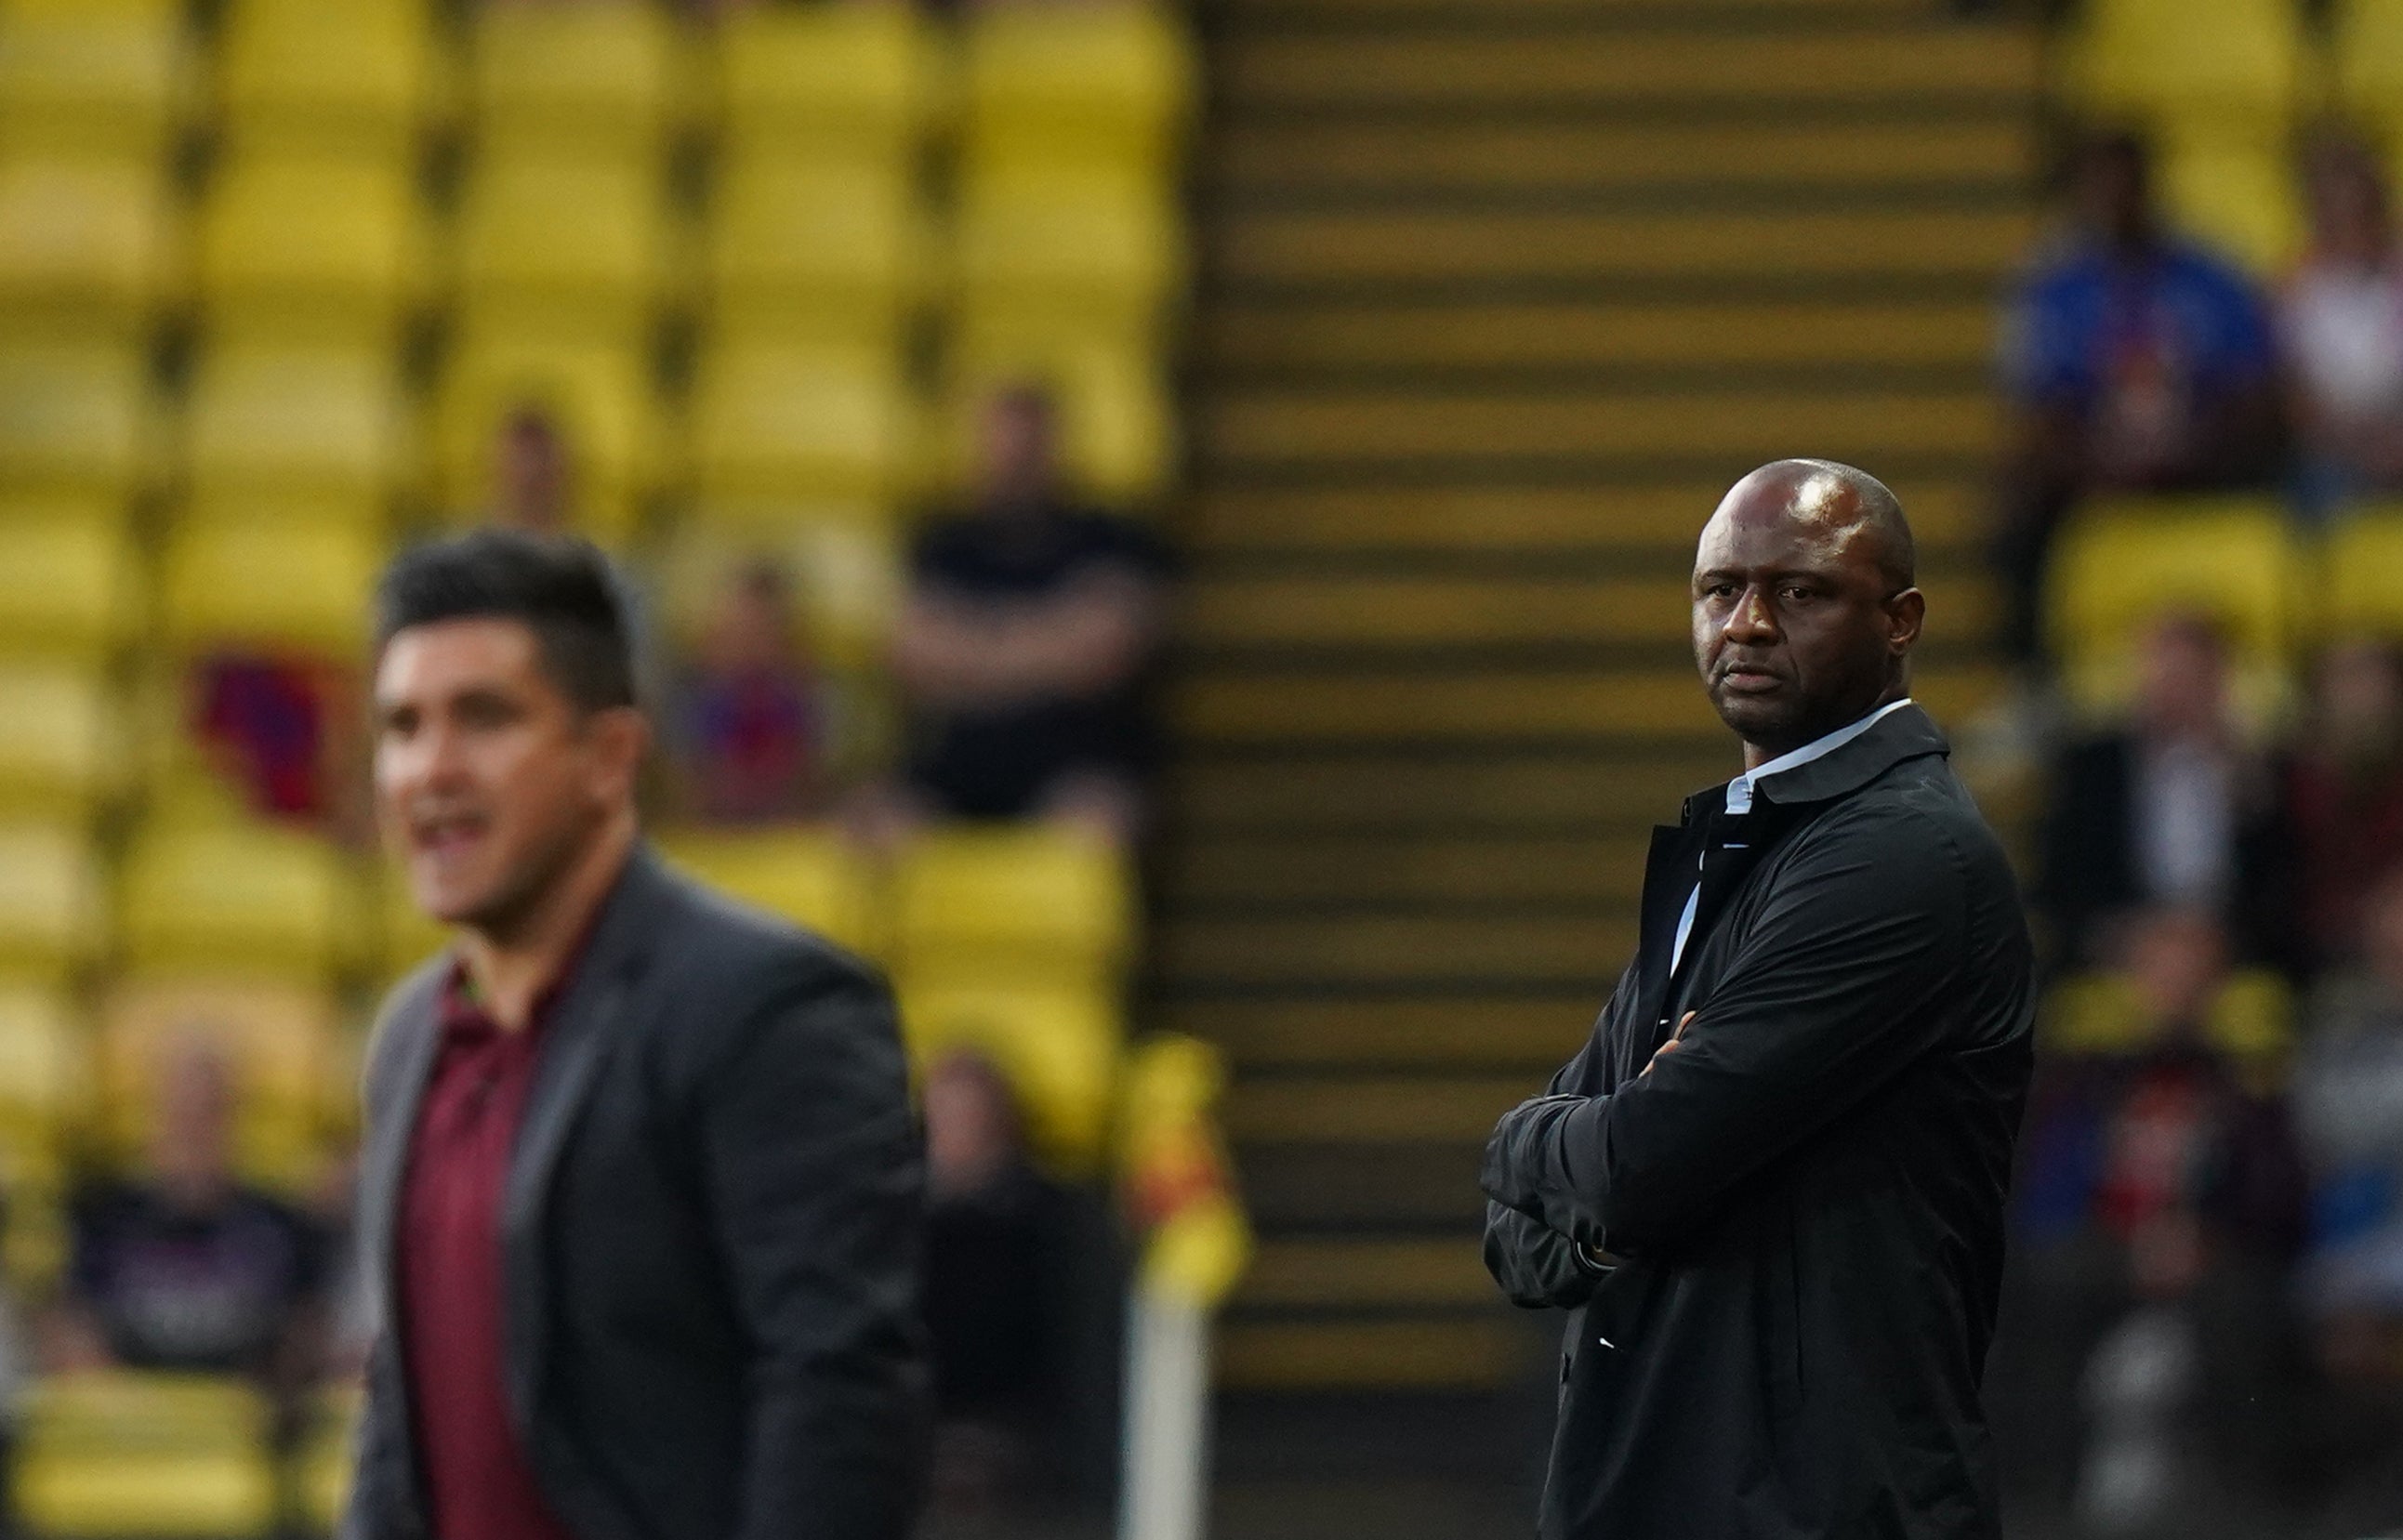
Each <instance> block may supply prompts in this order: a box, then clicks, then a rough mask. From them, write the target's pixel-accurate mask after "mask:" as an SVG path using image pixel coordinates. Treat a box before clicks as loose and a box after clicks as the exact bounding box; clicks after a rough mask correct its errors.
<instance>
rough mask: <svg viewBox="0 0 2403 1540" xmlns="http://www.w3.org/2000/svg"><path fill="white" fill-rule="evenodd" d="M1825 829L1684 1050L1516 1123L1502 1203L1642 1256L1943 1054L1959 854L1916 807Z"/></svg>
mask: <svg viewBox="0 0 2403 1540" xmlns="http://www.w3.org/2000/svg"><path fill="white" fill-rule="evenodd" d="M1814 832H1817V833H1820V834H1822V835H1823V836H1824V838H1823V839H1821V840H1820V841H1819V848H1818V849H1817V850H1815V851H1811V852H1805V853H1801V854H1800V858H1799V859H1798V861H1797V862H1796V863H1795V865H1794V867H1792V869H1791V870H1790V871H1789V872H1788V873H1787V874H1786V875H1785V877H1784V879H1783V880H1782V881H1780V883H1779V885H1778V888H1777V890H1776V892H1774V893H1773V894H1772V895H1771V896H1770V897H1769V899H1768V901H1767V903H1766V904H1765V906H1764V907H1763V909H1762V911H1761V913H1760V915H1759V916H1758V918H1757V920H1756V922H1755V923H1754V925H1753V928H1752V930H1751V933H1750V934H1749V936H1747V937H1746V938H1745V941H1744V943H1743V947H1742V948H1741V949H1740V950H1738V951H1737V953H1736V955H1735V956H1734V957H1733V958H1732V959H1730V961H1729V966H1728V969H1727V972H1726V974H1725V976H1724V977H1723V978H1721V979H1720V980H1719V981H1718V982H1717V983H1716V984H1715V986H1713V987H1712V988H1711V989H1710V990H1709V992H1708V993H1707V994H1706V995H1705V997H1704V998H1703V999H1702V1002H1701V1005H1700V1006H1699V1012H1700V1014H1699V1015H1698V1016H1697V1018H1696V1019H1695V1021H1694V1023H1693V1025H1692V1026H1691V1027H1690V1028H1689V1029H1688V1031H1687V1033H1686V1034H1685V1037H1684V1040H1683V1041H1682V1042H1681V1043H1680V1044H1679V1045H1678V1047H1677V1049H1676V1051H1675V1052H1674V1053H1670V1054H1667V1055H1665V1056H1663V1057H1661V1058H1660V1060H1659V1061H1657V1062H1656V1063H1655V1064H1654V1066H1653V1067H1652V1069H1651V1070H1650V1072H1649V1073H1647V1074H1645V1075H1638V1076H1636V1077H1635V1078H1634V1079H1632V1080H1630V1081H1629V1082H1627V1083H1626V1084H1625V1085H1623V1086H1620V1087H1619V1088H1618V1089H1617V1090H1616V1091H1614V1092H1612V1093H1610V1094H1608V1095H1601V1096H1591V1097H1585V1098H1577V1097H1544V1098H1538V1099H1537V1100H1535V1101H1532V1102H1529V1103H1525V1104H1524V1105H1522V1106H1521V1107H1520V1108H1518V1109H1517V1110H1516V1111H1514V1112H1512V1113H1511V1114H1510V1115H1509V1116H1508V1117H1505V1118H1504V1119H1503V1121H1502V1125H1501V1127H1499V1128H1497V1129H1496V1130H1495V1131H1494V1135H1493V1141H1492V1142H1491V1143H1490V1144H1489V1145H1487V1146H1486V1152H1485V1167H1484V1186H1485V1190H1486V1193H1487V1195H1488V1196H1489V1197H1491V1198H1493V1200H1496V1201H1497V1202H1499V1203H1501V1204H1503V1205H1504V1206H1505V1207H1507V1208H1509V1209H1513V1210H1515V1211H1517V1212H1519V1213H1521V1214H1527V1215H1529V1216H1531V1217H1534V1218H1536V1219H1539V1220H1541V1221H1542V1222H1543V1223H1544V1224H1545V1225H1546V1226H1547V1227H1548V1228H1551V1229H1554V1230H1557V1231H1559V1232H1561V1233H1562V1234H1563V1235H1566V1236H1569V1237H1571V1238H1573V1239H1575V1240H1577V1241H1582V1242H1589V1243H1590V1244H1592V1245H1595V1246H1597V1247H1600V1248H1602V1249H1604V1250H1605V1251H1608V1252H1612V1253H1615V1254H1618V1255H1621V1256H1644V1255H1646V1253H1648V1252H1653V1251H1657V1250H1658V1249H1659V1248H1660V1247H1661V1246H1663V1245H1666V1244H1670V1243H1673V1242H1674V1241H1675V1240H1676V1239H1677V1238H1678V1236H1679V1235H1680V1234H1681V1233H1682V1232H1684V1231H1685V1230H1687V1229H1688V1228H1690V1227H1692V1226H1695V1225H1698V1224H1701V1223H1704V1222H1706V1221H1708V1220H1709V1219H1711V1218H1712V1217H1713V1216H1714V1215H1715V1214H1716V1213H1717V1211H1718V1210H1719V1207H1720V1205H1721V1204H1722V1202H1723V1201H1724V1200H1725V1199H1726V1198H1727V1196H1728V1195H1729V1192H1731V1191H1733V1190H1734V1189H1736V1188H1737V1187H1739V1186H1742V1185H1743V1183H1744V1182H1746V1181H1748V1180H1749V1179H1750V1178H1751V1177H1753V1176H1754V1175H1755V1174H1756V1173H1757V1172H1759V1171H1760V1170H1761V1169H1762V1168H1764V1167H1765V1166H1767V1165H1769V1164H1770V1163H1771V1162H1772V1161H1774V1160H1775V1159H1777V1158H1779V1157H1780V1156H1781V1155H1783V1154H1785V1152H1786V1151H1788V1150H1791V1149H1793V1148H1794V1147H1796V1146H1797V1145H1801V1144H1802V1143H1804V1142H1805V1141H1807V1140H1809V1139H1810V1138H1811V1137H1812V1136H1813V1134H1815V1133H1816V1132H1817V1131H1819V1130H1821V1129H1823V1128H1825V1127H1826V1126H1827V1124H1828V1123H1829V1122H1831V1121H1832V1120H1834V1119H1835V1118H1837V1117H1841V1116H1842V1115H1843V1114H1844V1113H1846V1112H1847V1111H1849V1110H1851V1109H1852V1108H1853V1107H1855V1106H1857V1105H1858V1104H1859V1103H1861V1102H1862V1101H1863V1100H1865V1099H1866V1098H1868V1097H1869V1096H1870V1095H1872V1094H1874V1093H1875V1092H1876V1091H1877V1090H1878V1089H1880V1088H1881V1087H1882V1086H1884V1085H1885V1084H1886V1083H1887V1082H1888V1081H1890V1080H1892V1079H1893V1078H1894V1077H1895V1076H1896V1075H1899V1074H1900V1073H1902V1071H1903V1070H1904V1069H1906V1068H1907V1067H1909V1065H1910V1063H1911V1061H1913V1060H1915V1059H1917V1058H1918V1057H1919V1056H1920V1055H1921V1054H1923V1053H1924V1052H1925V1051H1927V1050H1928V1049H1929V1048H1931V1047H1935V1046H1937V1044H1938V1039H1939V1037H1940V1035H1941V1034H1942V1032H1943V1030H1944V1024H1945V1021H1946V1010H1945V1006H1946V1000H1945V993H1946V991H1947V987H1948V986H1949V985H1950V984H1951V983H1952V981H1953V979H1954V978H1956V976H1957V971H1958V967H1959V964H1960V959H1961V955H1962V949H1963V945H1964V941H1965V932H1966V928H1967V900H1968V888H1967V870H1966V863H1965V860H1964V858H1963V857H1962V854H1961V853H1960V852H1959V850H1958V849H1957V848H1956V847H1955V846H1953V845H1952V843H1951V842H1950V840H1948V839H1946V838H1945V837H1944V835H1943V833H1942V831H1941V830H1940V829H1939V828H1938V827H1937V826H1936V825H1933V824H1932V823H1931V822H1929V821H1926V820H1924V819H1922V818H1919V817H1917V816H1915V815H1911V814H1908V813H1905V814H1901V815H1894V814H1887V813H1881V812H1871V813H1866V814H1863V815H1861V816H1859V817H1857V818H1855V819H1854V820H1850V821H1849V826H1843V825H1839V826H1837V827H1833V828H1828V829H1825V830H1822V831H1814Z"/></svg>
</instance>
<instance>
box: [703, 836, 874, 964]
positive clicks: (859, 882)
mask: <svg viewBox="0 0 2403 1540" xmlns="http://www.w3.org/2000/svg"><path fill="white" fill-rule="evenodd" d="M664 847H665V849H666V851H667V853H668V856H669V858H670V859H671V860H673V861H674V862H675V864H676V865H677V866H680V867H684V868H685V869H686V870H687V871H688V872H690V873H692V875H693V876H695V877H697V878H699V879H700V880H701V881H703V882H706V883H708V884H709V885H710V886H711V887H713V888H715V889H717V890H718V891H720V892H722V893H725V894H728V895H731V896H733V897H735V898H739V899H741V900H742V901H743V902H744V903H746V904H753V905H757V907H758V908H760V909H766V910H767V911H768V912H769V913H771V914H773V915H777V916H779V917H781V918H783V919H785V920H789V921H791V922H792V923H794V924H796V925H799V926H800V927H802V928H803V929H804V930H809V931H814V932H815V933H816V934H818V935H819V936H824V937H826V939H827V940H829V941H832V942H833V943H834V944H835V945H837V946H839V947H845V948H848V949H850V950H852V951H854V952H857V953H858V954H859V955H861V956H863V957H873V956H875V955H876V954H877V953H878V951H879V950H882V944H883V936H882V923H881V921H882V915H881V914H880V913H879V911H878V907H877V902H876V897H877V895H876V884H875V881H874V880H873V877H872V875H871V874H870V873H869V871H868V867H867V864H866V863H865V862H863V861H862V860H861V859H860V858H859V856H858V855H857V853H854V851H853V850H852V848H851V847H850V846H849V845H847V844H845V843H844V842H843V840H842V839H841V838H840V836H839V835H836V834H834V833H833V832H831V831H829V830H826V829H815V828H785V829H754V830H744V831H734V830H726V831H709V830H701V829H693V830H688V831H683V832H678V833H674V834H671V835H669V836H668V837H667V839H665V841H664Z"/></svg>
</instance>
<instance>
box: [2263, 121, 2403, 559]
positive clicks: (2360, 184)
mask: <svg viewBox="0 0 2403 1540" xmlns="http://www.w3.org/2000/svg"><path fill="white" fill-rule="evenodd" d="M2308 174H2309V190H2310V204H2311V220H2312V243H2311V250H2310V254H2309V255H2308V256H2307V257H2304V259H2303V261H2302V264H2301V266H2300V267H2299V268H2298V269H2297V270H2296V271H2295V273H2294V275H2293V277H2292V278H2290V279H2289V280H2288V281H2287V283H2286V286H2285V292H2284V293H2283V294H2282V295H2281V296H2280V297H2279V305H2278V333H2279V340H2280V341H2281V342H2282V343H2283V344H2284V353H2285V363H2286V374H2287V405H2288V414H2289V416H2290V418H2291V419H2292V421H2293V423H2294V424H2295V433H2296V437H2297V439H2298V441H2299V442H2298V449H2299V454H2300V460H2301V464H2300V465H2299V472H2300V479H2299V506H2300V507H2301V510H2302V511H2303V513H2304V514H2305V515H2306V516H2307V517H2310V518H2313V519H2314V520H2318V519H2325V518H2327V517H2328V516H2330V515H2332V514H2334V513H2336V512H2338V511H2340V509H2342V508H2343V506H2345V505H2346V504H2347V503H2349V502H2351V501H2352V500H2354V498H2356V497H2358V496H2361V495H2362V494H2364V493H2392V492H2395V491H2396V490H2397V489H2403V252H2398V251H2397V250H2396V243H2395V226H2394V220H2393V217H2392V215H2391V212H2390V210H2389V209H2388V207H2387V198H2386V181H2385V178H2384V176H2383V175H2382V173H2381V168H2380V167H2379V165H2378V164H2377V162H2376V161H2375V160H2373V159H2372V158H2371V156H2370V154H2369V152H2368V150H2366V149H2364V148H2363V147H2362V146H2359V145H2357V144H2352V143H2347V142H2330V143H2327V144H2324V145H2321V146H2318V147H2317V149H2315V150H2314V152H2313V155H2312V157H2311V160H2310V162H2309V172H2308Z"/></svg>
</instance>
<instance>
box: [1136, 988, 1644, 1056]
mask: <svg viewBox="0 0 2403 1540" xmlns="http://www.w3.org/2000/svg"><path fill="white" fill-rule="evenodd" d="M1601 1005H1602V1003H1601V1001H1600V999H1598V998H1597V997H1596V996H1595V995H1594V993H1593V992H1590V991H1576V990H1571V991H1563V992H1558V993H1549V994H1528V993H1525V992H1518V993H1509V994H1490V993H1489V994H1473V993H1472V994H1456V995H1434V996H1430V995H1405V996H1399V997H1396V996H1392V995H1389V994H1385V993H1368V994H1355V995H1344V996H1337V997H1334V998H1327V999H1296V998H1293V997H1290V996H1282V997H1271V998H1269V999H1249V998H1242V997H1236V998H1222V999H1202V1000H1195V999H1183V1000H1172V1001H1170V1002H1168V1003H1167V1004H1166V1005H1165V1006H1162V1007H1161V1010H1160V1020H1161V1022H1162V1024H1163V1025H1164V1026H1165V1027H1166V1028H1167V1029H1168V1030H1170V1031H1173V1032H1187V1033H1191V1034H1195V1035H1197V1036H1200V1037H1203V1038H1206V1039H1208V1040H1209V1041H1211V1042H1213V1043H1215V1044H1217V1045H1218V1046H1219V1047H1221V1048H1222V1049H1224V1050H1225V1051H1226V1052H1227V1053H1228V1055H1229V1056H1230V1057H1231V1058H1232V1059H1233V1060H1234V1061H1235V1064H1236V1067H1237V1069H1238V1071H1239V1072H1240V1071H1242V1070H1243V1069H1247V1068H1250V1069H1257V1068H1261V1067H1269V1068H1289V1069H1319V1070H1328V1069H1339V1068H1340V1069H1351V1068H1357V1067H1363V1066H1371V1065H1376V1066H1384V1067H1388V1068H1399V1067H1416V1068H1447V1069H1472V1070H1473V1069H1484V1070H1493V1069H1495V1068H1507V1069H1510V1070H1513V1071H1518V1072H1521V1073H1532V1074H1533V1075H1538V1076H1541V1075H1549V1074H1550V1073H1551V1072H1552V1071H1553V1070H1554V1069H1557V1068H1558V1067H1559V1066H1560V1065H1562V1064H1563V1063H1565V1062H1567V1061H1568V1060H1569V1058H1570V1057H1571V1056H1572V1055H1574V1054H1575V1053H1576V1052H1577V1049H1578V1047H1581V1046H1583V1044H1584V1042H1585V1040H1586V1037H1587V1035H1588V1034H1589V1033H1590V1031H1591V1030H1592V1024H1593V1018H1594V1016H1595V1015H1596V1014H1597V1013H1598V1012H1599V1011H1600V1009H1601Z"/></svg>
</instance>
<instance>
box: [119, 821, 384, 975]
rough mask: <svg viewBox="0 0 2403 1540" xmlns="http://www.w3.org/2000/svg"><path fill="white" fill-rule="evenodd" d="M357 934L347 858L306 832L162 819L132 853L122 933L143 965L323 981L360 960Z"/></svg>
mask: <svg viewBox="0 0 2403 1540" xmlns="http://www.w3.org/2000/svg"><path fill="white" fill-rule="evenodd" d="M358 929H359V913H358V894H357V892H356V884H355V882H354V881H353V878H352V874H351V872H350V869H349V867H348V866H347V865H346V864H345V862H344V860H343V858H342V855H341V853H340V851H338V850H337V849H335V848H334V846H333V845H331V844H330V843H328V842H326V840H324V839H317V838H315V837H313V836H311V835H306V834H302V833H300V832H299V831H297V830H292V829H285V828H280V827H271V826H265V825H245V824H206V825H204V824H196V823H185V822H182V821H180V820H166V821H163V822H161V821H154V823H153V824H152V825H150V826H147V827H146V828H144V829H143V831H142V832H141V834H140V835H139V836H138V837H137V838H136V839H134V841H133V843H132V846H131V847H130V848H129V849H128V851H127V853H126V858H125V865H124V868H123V873H122V883H121V892H120V894H119V897H118V930H119V934H120V936H121V938H122V941H123V951H124V955H125V959H126V961H127V962H128V963H129V964H132V966H134V967H136V968H141V969H147V970H150V971H153V972H159V973H166V972H181V973H185V974H193V975H207V976H213V977H242V978H277V979H299V980H307V981H310V982H317V981H321V980H324V979H326V978H331V977H332V976H333V975H334V974H335V973H336V972H337V971H338V970H339V969H340V967H342V966H343V965H344V964H347V963H349V962H351V961H352V960H353V959H354V955H355V952H356V948H357V941H358Z"/></svg>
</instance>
